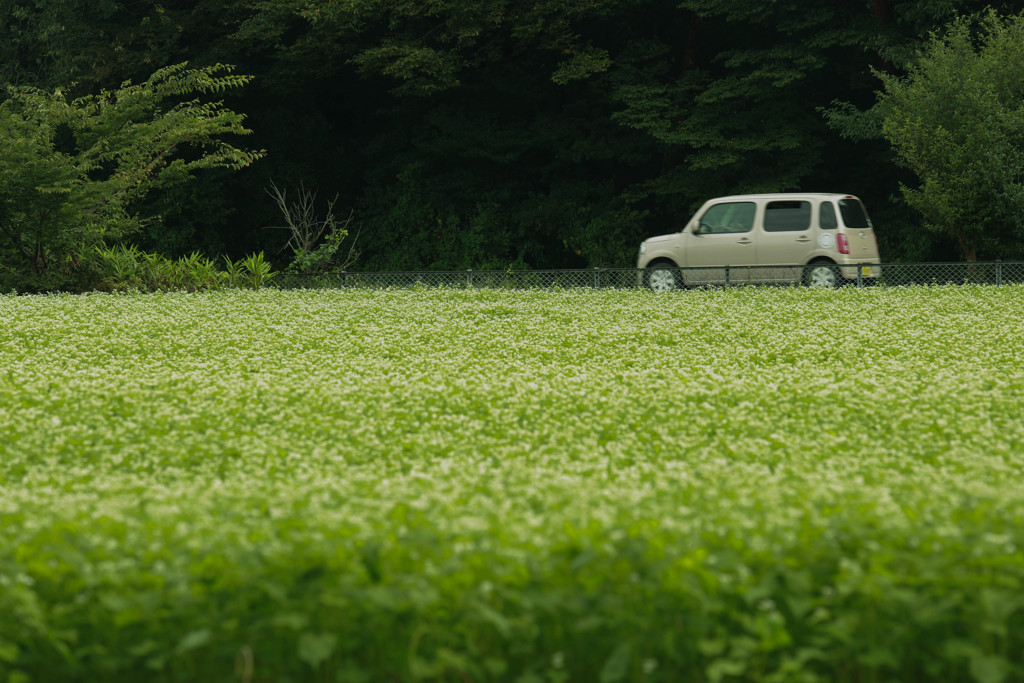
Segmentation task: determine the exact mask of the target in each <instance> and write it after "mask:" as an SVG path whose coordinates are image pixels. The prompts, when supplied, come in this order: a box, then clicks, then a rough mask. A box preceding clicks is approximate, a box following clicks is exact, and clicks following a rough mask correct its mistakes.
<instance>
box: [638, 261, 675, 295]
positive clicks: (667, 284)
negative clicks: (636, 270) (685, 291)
mask: <svg viewBox="0 0 1024 683" xmlns="http://www.w3.org/2000/svg"><path fill="white" fill-rule="evenodd" d="M644 284H645V285H647V289H650V290H652V291H655V292H674V291H675V290H677V289H682V287H683V283H682V277H681V275H680V273H679V270H678V269H677V268H676V267H675V266H673V265H672V264H670V263H664V262H662V263H656V264H654V265H653V266H650V267H648V268H647V272H646V273H644Z"/></svg>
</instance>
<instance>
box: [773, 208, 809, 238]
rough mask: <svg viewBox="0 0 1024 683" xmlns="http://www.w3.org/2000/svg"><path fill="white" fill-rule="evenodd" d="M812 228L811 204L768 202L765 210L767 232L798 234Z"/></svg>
mask: <svg viewBox="0 0 1024 683" xmlns="http://www.w3.org/2000/svg"><path fill="white" fill-rule="evenodd" d="M809 227H811V203H810V202H803V201H783V202H768V206H766V207H765V210H764V231H765V232H796V231H800V230H806V229H807V228H809Z"/></svg>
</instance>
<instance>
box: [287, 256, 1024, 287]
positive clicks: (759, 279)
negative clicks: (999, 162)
mask: <svg viewBox="0 0 1024 683" xmlns="http://www.w3.org/2000/svg"><path fill="white" fill-rule="evenodd" d="M1012 283H1024V261H1005V262H1004V261H993V262H985V263H883V264H877V265H857V266H837V265H833V264H822V263H816V264H811V265H804V266H718V267H702V268H657V269H647V270H638V269H636V268H592V269H587V270H525V271H511V270H508V271H505V270H462V271H409V272H376V273H372V272H335V273H322V274H317V275H299V274H293V273H278V275H277V278H276V280H275V284H277V286H279V287H282V288H286V289H303V288H304V289H337V288H345V287H358V288H369V289H388V288H409V287H447V288H465V289H469V288H478V289H558V288H561V289H567V288H593V289H608V288H611V289H635V288H650V289H656V290H672V289H684V288H692V287H737V286H780V285H781V286H786V285H806V286H812V287H813V286H819V287H837V286H846V287H867V286H890V287H892V286H897V287H898V286H907V285H925V286H929V285H962V284H986V285H1003V284H1012Z"/></svg>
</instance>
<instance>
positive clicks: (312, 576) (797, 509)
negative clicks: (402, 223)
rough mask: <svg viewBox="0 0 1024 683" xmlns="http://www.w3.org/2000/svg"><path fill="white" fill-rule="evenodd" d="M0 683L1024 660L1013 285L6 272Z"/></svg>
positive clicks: (938, 673) (792, 669) (991, 679)
mask: <svg viewBox="0 0 1024 683" xmlns="http://www.w3.org/2000/svg"><path fill="white" fill-rule="evenodd" d="M0 316H2V319H3V320H4V321H5V323H4V325H3V326H0V614H4V615H6V616H5V618H4V619H0V681H4V680H5V679H6V680H7V681H10V682H11V683H20V682H21V681H28V680H32V681H48V680H70V679H73V678H82V677H86V678H93V679H103V680H111V681H116V680H124V681H134V680H140V679H142V678H144V679H145V680H152V681H174V680H210V681H214V680H216V681H223V680H232V676H233V677H234V680H246V681H249V680H251V681H259V680H274V681H279V680H296V681H298V680H315V681H320V680H324V681H326V680H331V681H335V680H338V681H381V680H385V681H413V680H431V681H433V680H437V681H442V680H443V681H449V680H450V681H462V682H465V681H491V680H494V681H505V680H508V681H518V682H519V683H531V682H534V681H552V682H556V681H577V680H587V681H589V680H596V681H602V682H603V683H614V682H615V681H674V680H693V681H730V680H751V681H755V680H756V681H886V680H902V681H913V680H920V681H925V680H937V679H939V678H942V679H945V680H975V681H979V682H980V683H1001V682H1002V681H1010V680H1015V679H1018V678H1020V677H1021V676H1022V675H1024V655H1022V654H1021V653H1022V652H1024V648H1022V645H1024V642H1022V640H1024V638H1022V634H1024V628H1022V627H1024V612H1022V611H1021V610H1020V609H1019V608H1020V607H1024V599H1022V598H1021V597H1020V596H1021V595H1024V590H1022V589H1024V556H1022V554H1021V550H1020V549H1021V547H1024V477H1022V475H1021V466H1022V464H1024V420H1021V419H1020V415H1021V413H1022V407H1024V363H1022V362H1021V358H1022V351H1024V339H1022V336H1021V334H1020V330H1021V329H1024V289H1022V288H1021V287H1018V286H1006V287H973V286H965V287H950V288H943V287H937V288H906V289H903V288H896V289H885V288H875V289H863V290H862V289H848V290H837V291H817V290H806V289H772V290H757V289H736V290H711V291H696V292H682V293H678V294H673V295H657V294H653V293H649V292H642V291H628V292H622V291H556V292H550V291H526V292H497V291H447V290H423V291H415V290H413V291H409V290H403V291H373V292H370V291H360V290H349V291H322V292H312V291H305V292H298V291H295V292H281V291H272V290H261V291H222V292H209V293H200V294H183V293H182V294H152V295H124V294H113V295H107V294H104V295H87V296H77V297H75V296H48V297H43V296H39V297H12V296H7V297H0Z"/></svg>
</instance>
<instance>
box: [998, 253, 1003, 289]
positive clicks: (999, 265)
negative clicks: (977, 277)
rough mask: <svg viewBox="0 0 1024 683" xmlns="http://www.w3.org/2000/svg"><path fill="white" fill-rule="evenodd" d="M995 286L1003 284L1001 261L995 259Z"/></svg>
mask: <svg viewBox="0 0 1024 683" xmlns="http://www.w3.org/2000/svg"><path fill="white" fill-rule="evenodd" d="M996 284H997V285H1001V284H1003V260H1002V259H996Z"/></svg>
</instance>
